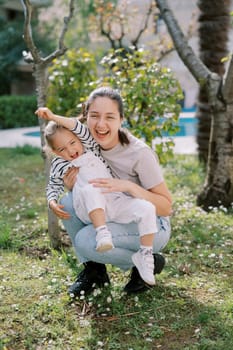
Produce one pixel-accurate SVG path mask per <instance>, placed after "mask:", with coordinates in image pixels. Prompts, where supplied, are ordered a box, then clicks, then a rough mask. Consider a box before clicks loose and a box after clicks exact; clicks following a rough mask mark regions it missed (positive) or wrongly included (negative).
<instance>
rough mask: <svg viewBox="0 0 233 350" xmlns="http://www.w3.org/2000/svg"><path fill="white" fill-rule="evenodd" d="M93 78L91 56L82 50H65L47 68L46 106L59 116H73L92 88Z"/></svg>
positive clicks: (93, 69) (92, 58)
mask: <svg viewBox="0 0 233 350" xmlns="http://www.w3.org/2000/svg"><path fill="white" fill-rule="evenodd" d="M96 79H97V68H96V62H95V59H94V56H93V55H92V54H91V53H89V52H87V51H85V50H84V49H82V48H81V49H79V50H77V51H76V50H68V51H67V52H66V54H65V55H64V56H63V57H61V58H59V59H56V60H54V62H53V65H52V66H51V67H50V68H49V87H48V98H47V106H48V107H49V108H51V109H52V110H53V111H54V112H56V113H59V114H61V115H65V116H71V115H76V114H77V113H78V112H80V110H81V104H82V102H84V101H85V100H86V98H87V96H88V95H89V93H90V92H91V91H92V90H93V88H94V87H95V86H94V81H95V80H96Z"/></svg>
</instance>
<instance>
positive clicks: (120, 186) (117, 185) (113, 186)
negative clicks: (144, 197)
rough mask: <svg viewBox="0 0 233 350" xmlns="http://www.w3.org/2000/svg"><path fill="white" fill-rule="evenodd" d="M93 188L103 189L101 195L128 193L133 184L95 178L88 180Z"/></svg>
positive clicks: (125, 181)
mask: <svg viewBox="0 0 233 350" xmlns="http://www.w3.org/2000/svg"><path fill="white" fill-rule="evenodd" d="M89 183H91V184H92V185H93V186H94V187H99V188H103V191H102V192H103V193H109V192H128V193H130V191H131V187H132V185H133V183H132V182H131V181H128V180H121V179H112V178H106V179H105V178H97V179H93V180H90V181H89Z"/></svg>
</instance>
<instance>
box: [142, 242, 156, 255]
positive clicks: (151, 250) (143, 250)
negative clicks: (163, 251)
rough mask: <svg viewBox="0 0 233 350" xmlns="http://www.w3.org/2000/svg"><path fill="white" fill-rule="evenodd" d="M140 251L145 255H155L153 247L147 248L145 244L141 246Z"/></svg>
mask: <svg viewBox="0 0 233 350" xmlns="http://www.w3.org/2000/svg"><path fill="white" fill-rule="evenodd" d="M140 251H141V252H142V253H143V254H153V249H152V247H151V246H146V245H143V244H141V245H140Z"/></svg>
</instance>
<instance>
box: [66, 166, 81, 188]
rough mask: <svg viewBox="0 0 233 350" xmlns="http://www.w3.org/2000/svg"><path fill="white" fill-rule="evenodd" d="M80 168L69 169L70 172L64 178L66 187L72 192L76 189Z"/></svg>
mask: <svg viewBox="0 0 233 350" xmlns="http://www.w3.org/2000/svg"><path fill="white" fill-rule="evenodd" d="M78 171H79V169H78V168H75V167H72V168H70V169H68V171H67V172H66V173H65V175H64V177H63V181H64V185H65V187H66V188H67V189H68V190H69V191H71V190H72V189H73V187H74V184H75V181H76V178H77V175H78Z"/></svg>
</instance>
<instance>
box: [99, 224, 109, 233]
mask: <svg viewBox="0 0 233 350" xmlns="http://www.w3.org/2000/svg"><path fill="white" fill-rule="evenodd" d="M99 232H109V229H108V227H107V225H102V226H98V227H96V233H99Z"/></svg>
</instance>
